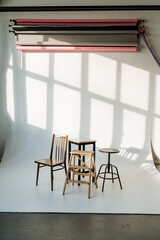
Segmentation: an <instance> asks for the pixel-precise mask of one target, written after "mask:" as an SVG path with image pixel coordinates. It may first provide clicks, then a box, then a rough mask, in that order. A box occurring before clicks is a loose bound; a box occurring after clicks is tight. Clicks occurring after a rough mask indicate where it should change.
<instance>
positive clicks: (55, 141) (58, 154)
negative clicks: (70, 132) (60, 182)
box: [35, 134, 68, 191]
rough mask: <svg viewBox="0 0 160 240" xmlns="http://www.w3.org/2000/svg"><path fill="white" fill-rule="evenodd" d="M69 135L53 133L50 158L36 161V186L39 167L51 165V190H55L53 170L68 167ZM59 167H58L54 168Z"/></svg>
mask: <svg viewBox="0 0 160 240" xmlns="http://www.w3.org/2000/svg"><path fill="white" fill-rule="evenodd" d="M67 141H68V136H56V135H55V134H53V138H52V144H51V152H50V158H46V159H41V160H37V161H35V163H37V164H38V165H37V177H36V186H37V185H38V177H39V169H40V168H41V167H50V171H51V190H52V191H53V172H54V171H58V170H61V169H65V174H67V169H66V151H67ZM55 167H58V168H57V169H55V170H54V169H53V168H55Z"/></svg>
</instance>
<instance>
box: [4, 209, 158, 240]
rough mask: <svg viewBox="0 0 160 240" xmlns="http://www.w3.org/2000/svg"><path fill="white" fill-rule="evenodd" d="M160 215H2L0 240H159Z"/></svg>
mask: <svg viewBox="0 0 160 240" xmlns="http://www.w3.org/2000/svg"><path fill="white" fill-rule="evenodd" d="M159 226H160V215H133V214H63V213H59V214H58V213H0V240H12V239H14V240H15V239H16V240H19V239H20V240H21V239H23V240H25V239H27V240H28V239H30V240H32V239H34V240H36V239H45V240H50V239H54V240H72V239H73V240H81V239H87V240H88V239H92V240H94V239H99V240H103V239H108V240H121V239H123V240H125V239H126V240H129V239H130V240H132V239H136V240H142V239H145V240H156V239H157V240H158V239H159V237H160V227H159Z"/></svg>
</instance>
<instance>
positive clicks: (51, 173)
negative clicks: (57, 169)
mask: <svg viewBox="0 0 160 240" xmlns="http://www.w3.org/2000/svg"><path fill="white" fill-rule="evenodd" d="M51 191H53V168H52V167H51Z"/></svg>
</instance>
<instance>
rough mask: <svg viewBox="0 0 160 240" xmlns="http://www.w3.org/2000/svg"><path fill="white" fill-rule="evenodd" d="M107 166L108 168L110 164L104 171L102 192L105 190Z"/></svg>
mask: <svg viewBox="0 0 160 240" xmlns="http://www.w3.org/2000/svg"><path fill="white" fill-rule="evenodd" d="M107 168H108V165H107V167H105V171H104V178H103V185H102V192H103V190H104V183H105V180H106V173H107Z"/></svg>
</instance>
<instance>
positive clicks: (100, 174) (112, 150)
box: [97, 148, 122, 192]
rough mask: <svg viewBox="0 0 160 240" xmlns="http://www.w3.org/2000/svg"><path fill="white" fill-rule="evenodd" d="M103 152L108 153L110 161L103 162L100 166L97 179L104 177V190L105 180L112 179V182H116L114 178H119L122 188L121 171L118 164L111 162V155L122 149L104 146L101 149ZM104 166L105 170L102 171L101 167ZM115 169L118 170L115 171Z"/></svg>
mask: <svg viewBox="0 0 160 240" xmlns="http://www.w3.org/2000/svg"><path fill="white" fill-rule="evenodd" d="M99 151H100V152H102V153H108V163H107V164H102V165H101V166H100V168H99V171H98V174H97V179H98V177H100V178H102V179H103V185H102V192H103V190H104V184H105V180H106V179H107V180H112V182H114V179H117V178H118V180H119V184H120V188H121V189H122V184H121V180H120V177H119V173H118V169H117V167H116V166H114V165H112V164H111V163H110V155H111V154H114V153H119V152H120V151H119V150H118V149H115V148H102V149H100V150H99ZM103 167H105V168H104V170H103V171H101V169H102V168H103ZM113 169H115V170H116V172H114V171H113ZM106 175H111V177H108V176H107V177H106Z"/></svg>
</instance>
